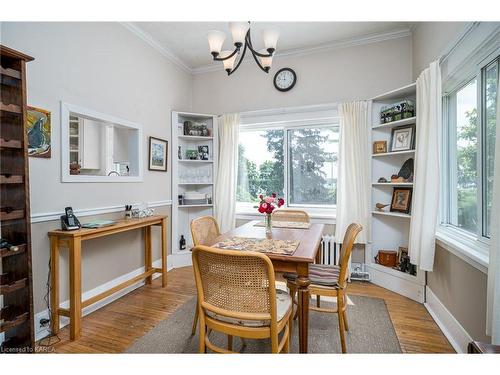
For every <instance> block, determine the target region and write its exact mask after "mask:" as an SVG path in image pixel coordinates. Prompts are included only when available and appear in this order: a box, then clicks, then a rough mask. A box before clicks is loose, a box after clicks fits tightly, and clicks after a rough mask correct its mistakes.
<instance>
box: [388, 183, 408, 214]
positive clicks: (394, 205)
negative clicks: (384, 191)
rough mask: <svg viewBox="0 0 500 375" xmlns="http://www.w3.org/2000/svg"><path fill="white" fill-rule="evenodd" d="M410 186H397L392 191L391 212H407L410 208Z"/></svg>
mask: <svg viewBox="0 0 500 375" xmlns="http://www.w3.org/2000/svg"><path fill="white" fill-rule="evenodd" d="M412 190H413V189H412V188H404V187H398V188H394V189H393V191H392V199H391V212H401V213H404V214H409V213H410V210H411V196H412Z"/></svg>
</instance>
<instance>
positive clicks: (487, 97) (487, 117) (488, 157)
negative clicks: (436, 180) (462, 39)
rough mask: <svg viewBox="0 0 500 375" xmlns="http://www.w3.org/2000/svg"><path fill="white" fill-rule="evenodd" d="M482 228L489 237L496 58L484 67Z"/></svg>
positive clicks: (494, 125) (495, 99)
mask: <svg viewBox="0 0 500 375" xmlns="http://www.w3.org/2000/svg"><path fill="white" fill-rule="evenodd" d="M484 90H485V92H484V93H483V97H484V103H483V108H484V126H485V127H484V133H483V134H484V140H483V144H484V164H483V165H484V182H483V183H484V208H483V209H484V211H485V213H484V230H483V234H484V235H485V236H487V237H490V212H491V202H492V199H493V196H492V194H493V173H494V170H493V168H494V161H495V133H496V115H497V110H496V106H497V92H498V60H497V61H495V62H494V63H493V64H491V65H489V66H488V67H486V69H485V71H484Z"/></svg>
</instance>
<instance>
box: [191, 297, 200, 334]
mask: <svg viewBox="0 0 500 375" xmlns="http://www.w3.org/2000/svg"><path fill="white" fill-rule="evenodd" d="M198 314H199V311H198V301H196V310H195V312H194V319H193V328H191V336H194V334H195V333H196V325H197V324H198Z"/></svg>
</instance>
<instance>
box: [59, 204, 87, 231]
mask: <svg viewBox="0 0 500 375" xmlns="http://www.w3.org/2000/svg"><path fill="white" fill-rule="evenodd" d="M64 211H65V212H66V215H62V216H61V229H62V230H77V229H80V228H81V227H82V225H81V224H80V222H79V221H78V218H77V217H76V216H75V214H74V213H73V208H71V207H66V208H65V209H64Z"/></svg>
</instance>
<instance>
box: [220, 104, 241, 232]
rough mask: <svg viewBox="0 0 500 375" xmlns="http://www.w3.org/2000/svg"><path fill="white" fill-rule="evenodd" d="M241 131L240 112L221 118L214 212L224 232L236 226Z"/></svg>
mask: <svg viewBox="0 0 500 375" xmlns="http://www.w3.org/2000/svg"><path fill="white" fill-rule="evenodd" d="M239 132H240V115H239V114H237V113H236V114H226V115H223V116H221V117H220V118H219V160H218V163H219V164H218V168H217V181H216V184H215V199H214V204H215V207H214V212H215V218H216V219H217V221H218V223H219V226H220V230H221V231H222V232H223V233H224V232H227V231H229V230H231V229H233V228H234V226H235V214H236V178H237V175H238V171H237V170H236V169H237V168H238V135H239Z"/></svg>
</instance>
